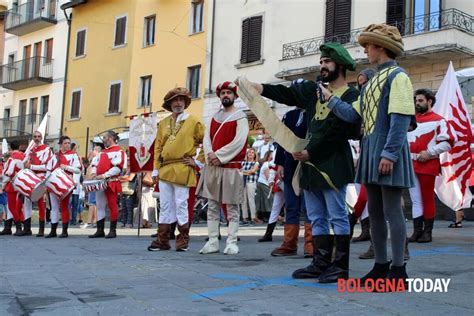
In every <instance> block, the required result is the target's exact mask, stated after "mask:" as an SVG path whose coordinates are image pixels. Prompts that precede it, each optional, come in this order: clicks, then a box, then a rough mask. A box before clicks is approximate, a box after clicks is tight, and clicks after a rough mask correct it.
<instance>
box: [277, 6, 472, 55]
mask: <svg viewBox="0 0 474 316" xmlns="http://www.w3.org/2000/svg"><path fill="white" fill-rule="evenodd" d="M394 25H395V26H397V28H398V29H399V30H400V33H401V35H402V36H404V37H407V36H416V35H419V34H427V33H431V32H435V31H441V30H450V29H457V30H459V31H461V32H464V33H467V34H468V35H470V36H472V35H474V17H473V16H472V15H469V14H467V13H465V12H462V11H460V10H457V9H448V10H443V11H440V12H435V13H431V14H426V15H420V16H415V17H412V18H408V19H405V20H403V21H399V22H396V23H395V24H394ZM362 30H363V28H358V29H354V30H351V31H350V32H348V33H346V34H341V35H337V36H332V37H325V36H321V37H316V38H310V39H306V40H302V41H297V42H292V43H286V44H283V51H282V60H289V59H294V58H300V57H304V56H308V55H314V54H319V52H320V51H319V46H321V45H322V44H324V43H327V42H339V43H342V44H345V46H346V47H353V46H357V45H358V42H357V38H358V37H359V34H360V33H361V32H362ZM471 40H472V39H471ZM425 44H426V45H429V44H430V43H425Z"/></svg>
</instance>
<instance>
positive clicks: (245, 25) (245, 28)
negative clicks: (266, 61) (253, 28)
mask: <svg viewBox="0 0 474 316" xmlns="http://www.w3.org/2000/svg"><path fill="white" fill-rule="evenodd" d="M249 25H250V19H245V20H243V21H242V49H241V53H240V62H241V63H242V64H245V63H247V62H248V61H247V54H248V47H249Z"/></svg>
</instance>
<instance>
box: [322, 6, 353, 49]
mask: <svg viewBox="0 0 474 316" xmlns="http://www.w3.org/2000/svg"><path fill="white" fill-rule="evenodd" d="M351 4H352V0H326V32H325V35H324V41H325V42H339V43H342V44H344V43H347V42H349V41H350V39H351V35H350V31H351Z"/></svg>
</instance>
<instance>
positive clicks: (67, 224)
mask: <svg viewBox="0 0 474 316" xmlns="http://www.w3.org/2000/svg"><path fill="white" fill-rule="evenodd" d="M68 226H69V223H63V231H62V232H61V235H59V238H68V237H69V235H68V233H67V228H68Z"/></svg>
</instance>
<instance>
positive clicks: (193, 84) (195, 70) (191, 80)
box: [188, 65, 201, 99]
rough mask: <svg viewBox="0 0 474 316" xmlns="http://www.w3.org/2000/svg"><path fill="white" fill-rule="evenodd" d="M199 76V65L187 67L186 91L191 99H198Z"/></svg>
mask: <svg viewBox="0 0 474 316" xmlns="http://www.w3.org/2000/svg"><path fill="white" fill-rule="evenodd" d="M200 76H201V65H198V66H193V67H188V89H189V91H190V92H191V98H193V99H195V98H199V78H200Z"/></svg>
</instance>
